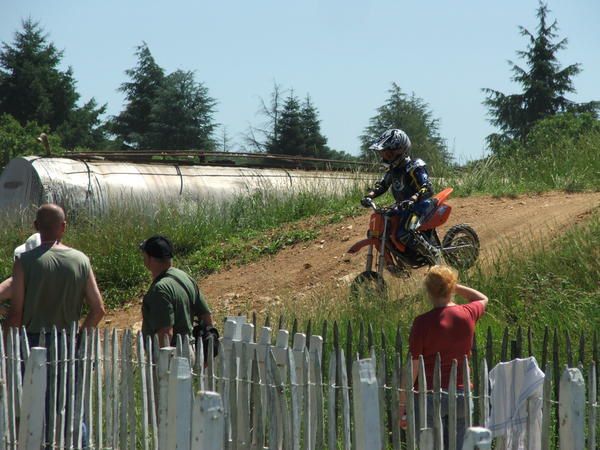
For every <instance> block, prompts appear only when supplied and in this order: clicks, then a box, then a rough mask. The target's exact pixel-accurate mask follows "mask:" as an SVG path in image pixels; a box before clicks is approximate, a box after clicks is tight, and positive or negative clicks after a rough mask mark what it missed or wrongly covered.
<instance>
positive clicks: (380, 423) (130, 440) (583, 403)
mask: <svg viewBox="0 0 600 450" xmlns="http://www.w3.org/2000/svg"><path fill="white" fill-rule="evenodd" d="M245 320H246V319H245V318H244V317H236V318H234V320H228V321H227V322H226V323H225V326H224V329H223V337H222V339H221V342H220V345H219V347H220V351H219V355H218V356H217V357H215V356H214V355H213V347H212V346H208V349H207V353H208V354H207V355H206V356H207V358H206V359H207V363H206V364H203V361H204V349H203V348H202V345H196V346H195V348H194V347H191V346H190V345H189V342H188V341H187V340H186V339H178V342H177V346H176V347H167V348H162V349H159V347H158V345H157V344H158V342H156V340H151V339H147V340H145V341H144V339H143V338H142V336H141V334H138V335H136V336H133V334H132V333H131V331H130V330H124V331H118V330H114V329H110V330H109V329H104V330H97V329H94V330H89V331H85V330H84V331H83V332H82V333H81V334H80V335H79V336H78V337H76V332H77V329H76V327H75V326H73V328H72V329H71V330H70V333H67V332H66V331H64V330H63V331H61V332H58V331H57V330H52V332H51V333H49V334H47V335H45V336H44V337H43V338H42V340H41V342H40V343H39V346H38V347H32V348H30V346H29V341H28V339H27V335H26V334H25V333H24V331H23V330H17V329H10V330H1V329H0V333H2V334H3V335H4V334H5V336H0V337H2V339H0V379H1V380H0V381H1V382H0V448H7V449H16V448H19V449H29V448H31V449H34V448H35V449H39V448H43V447H44V446H47V447H48V448H59V449H63V448H64V449H72V448H94V449H117V448H118V449H126V448H131V449H133V448H143V449H150V448H152V449H175V448H177V449H191V448H201V449H209V450H217V449H219V450H223V449H228V450H238V449H239V450H244V449H290V450H300V449H303V450H315V449H328V450H334V449H336V450H337V449H340V448H343V449H344V450H363V449H364V450H366V449H369V450H371V449H382V450H383V449H394V450H396V449H405V448H406V449H416V448H419V449H440V448H442V444H441V440H442V437H441V436H442V424H441V421H439V420H437V419H436V420H434V423H433V426H432V427H430V428H428V427H427V424H426V423H425V421H424V417H425V414H422V415H421V416H420V420H419V423H416V422H415V407H416V404H419V405H420V411H423V410H424V407H425V405H426V395H427V394H426V388H427V387H426V383H425V376H424V366H423V363H422V359H421V360H420V364H419V386H422V387H423V389H421V390H420V392H418V393H417V395H416V397H413V395H408V396H407V427H406V430H401V429H400V427H399V426H398V424H399V422H400V417H399V410H398V407H397V405H398V403H399V395H400V392H401V390H403V389H404V390H406V391H407V392H413V391H414V390H413V388H412V386H410V385H408V384H407V383H405V384H404V385H402V375H403V374H411V373H412V359H411V358H406V357H404V358H403V353H404V352H405V348H404V347H403V340H402V335H401V333H400V332H399V331H398V333H397V335H396V339H395V345H394V346H393V348H388V346H387V338H386V336H385V333H383V332H381V333H380V334H381V342H380V344H381V345H376V343H375V339H374V335H375V334H374V333H373V329H372V327H370V326H365V325H364V324H362V325H360V326H359V333H358V345H357V346H356V347H353V345H355V343H356V341H357V339H356V337H357V336H353V331H352V328H351V326H350V325H349V326H348V328H347V329H346V334H345V337H346V342H345V343H342V342H341V338H340V330H339V327H338V324H337V323H334V324H333V326H332V330H331V331H332V332H331V334H332V337H333V339H332V341H333V342H332V345H326V342H324V339H323V338H324V337H325V338H326V339H327V338H328V336H329V333H328V325H327V323H325V324H324V325H323V327H322V328H321V330H322V331H323V333H322V336H321V335H316V334H312V332H311V328H312V327H311V325H310V323H309V324H308V326H307V330H306V331H307V332H306V333H300V332H297V330H298V324H297V322H294V324H293V325H292V330H293V332H292V333H291V334H290V332H288V331H287V330H285V329H282V328H283V326H284V324H283V321H282V319H280V323H279V327H278V328H279V330H278V331H277V332H276V333H273V330H272V329H271V328H270V327H269V326H263V327H258V326H257V325H255V324H253V323H245ZM254 321H255V319H254ZM267 325H268V323H267ZM361 330H362V331H361ZM528 334H529V335H530V333H522V332H519V331H517V335H516V338H515V339H514V340H511V339H509V334H508V332H505V333H504V335H503V338H502V344H501V351H500V353H501V355H500V358H501V359H502V357H508V348H511V356H514V357H517V356H525V355H521V354H519V351H521V352H523V348H525V346H523V345H522V342H523V340H525V341H526V342H529V345H528V351H529V352H531V351H532V346H531V338H530V337H529V339H523V335H525V336H527V335H528ZM547 334H548V333H547ZM489 336H491V334H490V333H488V337H489ZM519 336H521V338H519ZM519 339H521V341H519ZM546 340H547V339H545V341H546ZM4 341H5V342H6V346H4V344H3V342H4ZM511 342H512V343H511ZM519 342H520V343H519ZM581 342H583V344H581ZM490 343H491V344H490ZM580 344H581V345H580V347H579V354H578V355H577V356H578V357H579V358H580V360H581V361H585V358H584V356H585V355H584V350H585V340H581V339H580ZM565 345H566V344H565ZM569 345H570V344H569ZM519 346H521V348H519ZM493 347H494V344H493V339H492V338H491V337H489V340H488V342H487V343H486V352H485V353H486V354H485V355H481V352H478V349H477V346H476V345H475V348H474V352H473V355H472V359H471V361H469V360H467V359H466V358H465V359H464V360H463V361H459V362H455V364H454V366H453V368H452V372H451V382H450V388H449V390H448V392H443V391H442V390H441V389H440V377H439V363H438V364H437V365H436V370H435V374H436V375H435V377H434V383H433V384H434V385H433V386H431V387H429V391H428V392H429V395H432V396H433V405H434V413H435V414H434V417H437V416H438V414H437V410H438V409H439V407H440V401H441V398H442V396H447V397H448V403H449V412H450V417H449V424H448V426H449V431H450V436H453V435H455V429H456V419H457V417H456V405H457V402H458V401H464V419H465V423H466V425H467V426H468V427H470V428H469V430H468V435H467V437H466V447H463V448H475V445H478V447H477V448H491V445H492V441H491V437H490V432H489V430H487V429H486V428H485V425H486V424H487V420H488V417H489V411H490V408H489V407H490V405H489V401H490V397H489V387H488V386H489V384H488V368H491V367H490V364H488V361H492V360H493V359H494V358H495V352H494V351H493ZM559 347H560V346H559V343H558V337H557V334H556V333H555V334H554V347H553V350H552V351H551V352H547V357H546V358H547V359H545V363H544V367H545V369H546V370H545V373H546V378H545V383H544V391H543V410H544V416H543V417H544V420H543V424H542V435H541V439H542V448H543V449H551V448H560V449H570V450H571V449H572V450H579V449H581V450H583V449H596V448H597V440H596V433H597V428H598V412H597V411H598V399H597V386H598V380H597V377H596V365H595V363H594V362H590V363H589V364H587V369H585V370H584V369H583V366H582V365H581V364H578V367H573V366H574V364H569V365H568V366H569V368H567V367H566V365H565V367H564V368H563V367H562V366H563V365H562V364H561V363H560V362H558V364H559V365H558V366H557V362H556V360H558V358H559V353H560V354H563V352H559V351H558V349H559ZM563 347H565V346H563ZM565 348H566V347H565ZM192 349H193V350H192ZM490 349H491V350H490ZM192 351H193V352H194V354H191V352H192ZM594 352H597V341H596V338H595V337H594V339H593V345H592V350H591V353H590V354H592V355H593V354H594ZM524 353H528V352H527V351H525V352H524ZM347 355H351V356H347ZM567 355H568V354H567ZM566 357H567V358H568V357H569V356H566ZM570 357H571V358H573V355H572V354H571V356H570ZM542 360H544V357H543V356H542ZM574 361H575V359H574ZM458 364H462V366H463V371H464V373H466V374H469V376H470V379H471V380H472V385H473V388H472V389H471V386H470V385H469V384H466V385H465V392H464V397H459V396H457V392H456V388H455V386H456V384H455V380H456V372H457V366H458ZM556 367H558V369H557V371H556V373H558V374H559V375H558V376H556V375H554V373H555V371H554V368H556ZM584 375H585V377H584ZM409 378H410V377H405V380H408V379H409ZM555 380H556V381H557V382H555V383H554V381H555ZM558 380H560V381H559V382H558ZM584 380H586V381H584ZM415 398H416V399H415ZM44 405H47V407H45V406H44ZM494 448H497V449H502V448H505V443H504V441H503V439H502V438H496V439H495V447H494ZM449 449H450V450H453V449H456V443H455V442H453V441H452V439H451V441H450V446H449Z"/></svg>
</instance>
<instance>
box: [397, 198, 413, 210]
mask: <svg viewBox="0 0 600 450" xmlns="http://www.w3.org/2000/svg"><path fill="white" fill-rule="evenodd" d="M414 204H415V202H414V201H412V200H402V201H401V202H400V204H399V205H398V207H399V208H400V209H401V210H403V211H406V210H409V209H410V208H412V206H413V205H414Z"/></svg>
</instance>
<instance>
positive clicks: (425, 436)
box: [418, 355, 433, 450]
mask: <svg viewBox="0 0 600 450" xmlns="http://www.w3.org/2000/svg"><path fill="white" fill-rule="evenodd" d="M418 436H419V449H423V450H425V449H427V450H429V449H431V448H433V447H432V446H433V430H432V429H431V428H429V427H428V426H427V378H426V376H425V361H424V359H423V355H419V432H418Z"/></svg>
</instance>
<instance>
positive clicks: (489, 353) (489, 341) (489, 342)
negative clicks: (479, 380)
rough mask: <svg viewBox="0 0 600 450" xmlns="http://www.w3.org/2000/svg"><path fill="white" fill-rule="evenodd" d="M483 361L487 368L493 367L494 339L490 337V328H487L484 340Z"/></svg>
mask: <svg viewBox="0 0 600 450" xmlns="http://www.w3.org/2000/svg"><path fill="white" fill-rule="evenodd" d="M485 359H486V361H487V365H488V367H493V365H494V364H493V363H494V338H493V336H492V327H491V326H488V328H487V335H486V339H485Z"/></svg>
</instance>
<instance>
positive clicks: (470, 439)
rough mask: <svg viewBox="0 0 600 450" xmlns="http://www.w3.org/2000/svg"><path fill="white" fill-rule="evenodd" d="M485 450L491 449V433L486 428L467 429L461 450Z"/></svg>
mask: <svg viewBox="0 0 600 450" xmlns="http://www.w3.org/2000/svg"><path fill="white" fill-rule="evenodd" d="M475 448H478V449H479V450H487V449H491V448H492V432H491V431H490V430H488V429H487V428H482V427H469V428H467V431H465V439H464V441H463V446H462V450H475Z"/></svg>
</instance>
